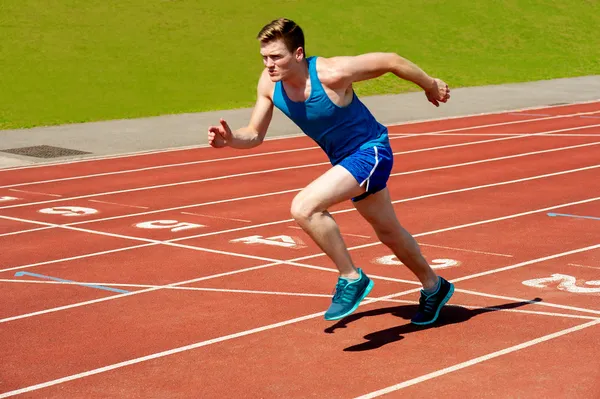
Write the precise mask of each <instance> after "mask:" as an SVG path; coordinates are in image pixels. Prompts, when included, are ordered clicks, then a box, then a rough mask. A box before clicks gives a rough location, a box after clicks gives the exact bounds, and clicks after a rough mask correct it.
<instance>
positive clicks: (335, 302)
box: [325, 269, 373, 320]
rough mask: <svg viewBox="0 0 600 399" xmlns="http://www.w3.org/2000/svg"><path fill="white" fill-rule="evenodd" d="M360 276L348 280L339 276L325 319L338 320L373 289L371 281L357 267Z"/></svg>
mask: <svg viewBox="0 0 600 399" xmlns="http://www.w3.org/2000/svg"><path fill="white" fill-rule="evenodd" d="M358 274H359V275H360V277H359V278H358V280H355V281H348V280H346V279H344V278H341V277H339V278H338V282H337V284H336V286H335V293H334V295H333V299H332V301H331V306H329V309H327V312H325V320H339V319H343V318H344V317H346V316H348V315H349V314H351V313H352V312H354V311H355V310H356V308H357V307H358V305H359V304H360V301H362V300H363V299H364V298H365V297H366V296H367V295H368V294H369V292H371V290H372V289H373V281H371V279H370V278H369V277H367V275H366V274H364V273H363V272H362V270H361V269H358Z"/></svg>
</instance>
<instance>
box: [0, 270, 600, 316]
mask: <svg viewBox="0 0 600 399" xmlns="http://www.w3.org/2000/svg"><path fill="white" fill-rule="evenodd" d="M369 276H370V275H369ZM0 282H2V283H17V284H50V285H75V286H78V287H79V286H81V285H101V286H103V287H115V288H164V289H166V290H179V291H200V292H222V293H227V294H252V295H275V296H296V297H308V298H331V294H311V293H305V292H283V291H261V290H240V289H229V288H207V287H181V286H175V287H161V286H159V285H151V284H127V283H104V282H86V281H78V282H67V281H52V280H18V279H0ZM477 294H478V293H477ZM485 296H489V295H485ZM367 298H369V299H374V297H367ZM515 300H517V299H515ZM518 301H520V302H531V301H526V300H518ZM382 302H391V303H404V304H409V305H417V304H418V303H419V302H418V301H409V300H404V299H386V300H384V301H382ZM531 304H532V305H535V304H536V302H531ZM551 305H553V304H551ZM446 306H449V307H462V308H466V309H489V310H493V311H499V312H509V313H523V314H533V315H542V316H551V317H561V318H572V319H584V320H596V319H598V317H594V316H582V315H575V314H570V313H556V312H541V311H537V310H523V309H504V308H500V307H494V306H474V305H464V304H457V303H452V304H448V305H446Z"/></svg>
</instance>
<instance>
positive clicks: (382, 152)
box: [338, 144, 394, 202]
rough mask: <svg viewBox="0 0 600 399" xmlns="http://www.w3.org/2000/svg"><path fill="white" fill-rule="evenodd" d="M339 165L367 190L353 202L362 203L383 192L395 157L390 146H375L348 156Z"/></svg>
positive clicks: (353, 199)
mask: <svg viewBox="0 0 600 399" xmlns="http://www.w3.org/2000/svg"><path fill="white" fill-rule="evenodd" d="M338 165H340V166H342V167H343V168H344V169H346V170H347V171H348V172H350V173H351V174H352V176H354V178H355V179H356V181H357V182H358V184H360V186H361V187H364V188H365V190H367V191H366V192H365V193H363V194H361V195H359V196H358V197H354V198H352V201H354V202H356V201H360V200H361V199H364V198H366V197H368V196H369V195H371V194H375V193H376V192H378V191H381V190H383V189H384V188H385V187H386V184H387V181H388V178H389V177H390V173H391V171H392V166H393V165H394V155H393V154H392V149H391V147H390V146H389V145H381V144H379V145H373V146H371V147H366V148H361V149H359V150H357V151H356V152H354V153H353V154H350V155H348V156H347V157H346V158H344V159H343V160H342V161H341V162H340V163H339V164H338Z"/></svg>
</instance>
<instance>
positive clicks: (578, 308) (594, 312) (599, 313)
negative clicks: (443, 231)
mask: <svg viewBox="0 0 600 399" xmlns="http://www.w3.org/2000/svg"><path fill="white" fill-rule="evenodd" d="M541 262H543V260H542V261H541ZM519 267H521V266H519ZM500 271H501V270H498V271H497V272H500ZM452 281H453V282H454V281H458V279H456V280H452ZM456 291H457V292H462V293H463V294H470V295H475V296H482V297H486V298H495V299H503V300H507V301H517V302H518V301H522V300H523V299H520V298H514V297H510V296H505V295H494V294H487V293H484V292H480V291H472V290H465V289H462V288H457V289H456ZM531 304H532V305H540V306H548V307H551V308H558V309H565V310H573V311H575V312H583V313H592V314H595V315H598V316H596V317H597V318H598V317H600V311H598V310H593V309H587V308H580V307H576V306H568V305H560V304H557V303H549V302H544V301H539V302H535V301H534V302H531Z"/></svg>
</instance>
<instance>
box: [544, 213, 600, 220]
mask: <svg viewBox="0 0 600 399" xmlns="http://www.w3.org/2000/svg"><path fill="white" fill-rule="evenodd" d="M547 215H548V216H550V217H556V216H564V217H570V218H578V219H593V220H600V218H597V217H594V216H579V215H569V214H567V213H554V212H548V213H547Z"/></svg>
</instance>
